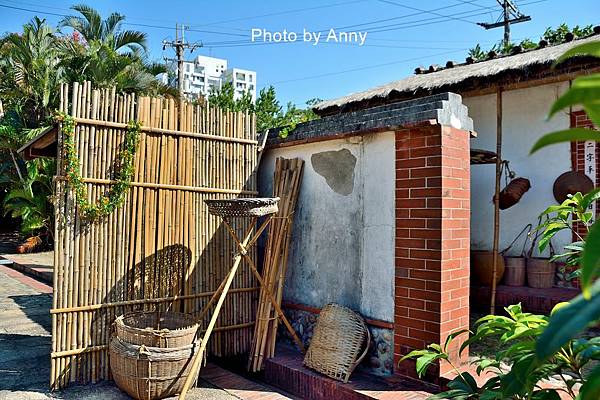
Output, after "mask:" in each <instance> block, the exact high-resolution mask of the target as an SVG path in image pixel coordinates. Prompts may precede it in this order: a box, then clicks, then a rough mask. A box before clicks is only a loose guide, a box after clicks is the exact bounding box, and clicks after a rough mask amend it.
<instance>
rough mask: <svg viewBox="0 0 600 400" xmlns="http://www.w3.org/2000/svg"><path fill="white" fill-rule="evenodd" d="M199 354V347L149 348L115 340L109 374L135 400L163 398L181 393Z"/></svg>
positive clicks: (111, 350)
mask: <svg viewBox="0 0 600 400" xmlns="http://www.w3.org/2000/svg"><path fill="white" fill-rule="evenodd" d="M196 351H198V346H197V345H188V346H183V347H177V348H172V349H167V348H159V347H146V346H137V345H134V344H131V343H126V342H124V341H122V340H121V339H119V338H117V337H114V338H113V339H112V341H111V342H110V371H111V373H112V376H113V379H114V380H115V383H116V384H117V386H118V387H119V388H120V389H121V390H123V391H124V392H126V393H127V394H128V395H130V396H131V397H133V398H134V399H138V400H154V399H163V398H165V397H169V396H173V395H175V394H177V393H180V392H181V389H182V387H183V384H184V383H185V379H186V377H187V376H188V375H189V371H190V368H191V364H192V357H193V355H194V352H196Z"/></svg>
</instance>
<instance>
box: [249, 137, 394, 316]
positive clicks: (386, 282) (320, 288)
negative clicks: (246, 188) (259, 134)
mask: <svg viewBox="0 0 600 400" xmlns="http://www.w3.org/2000/svg"><path fill="white" fill-rule="evenodd" d="M341 149H347V150H349V151H350V152H351V153H352V155H354V156H355V157H356V165H355V168H354V187H353V190H352V192H351V193H350V194H348V195H343V194H339V193H336V192H335V191H334V190H333V189H332V188H331V187H330V186H329V185H328V184H327V182H326V180H325V178H323V176H321V175H320V174H318V173H317V172H316V171H315V170H314V168H313V166H312V164H311V156H312V155H313V154H317V153H322V152H326V151H339V150H341ZM394 156H395V154H394V133H393V132H386V133H379V134H375V135H368V136H365V137H352V138H349V139H340V140H331V141H322V142H318V143H312V144H304V145H300V146H291V147H283V148H279V149H273V150H269V151H267V152H266V153H265V155H264V157H263V159H262V161H261V165H260V169H259V188H260V192H261V194H262V195H270V194H271V193H272V180H273V169H274V166H275V159H276V157H285V158H293V157H299V158H301V159H303V160H304V161H305V167H304V168H305V169H304V177H303V181H302V186H301V189H300V197H299V201H298V207H297V209H296V215H295V220H294V230H293V233H292V244H291V248H290V255H289V267H288V274H287V277H286V287H285V291H284V297H285V299H286V300H288V301H291V302H297V303H302V304H307V305H311V306H314V307H322V306H324V305H326V304H327V303H330V302H336V303H339V304H343V305H346V306H348V307H350V308H352V309H354V310H357V311H359V312H360V313H362V314H363V315H365V316H367V317H370V318H376V319H381V320H385V321H393V315H394V215H395V214H394V179H395V171H394V166H395V163H394ZM334 167H335V166H334Z"/></svg>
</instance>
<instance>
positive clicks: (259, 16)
mask: <svg viewBox="0 0 600 400" xmlns="http://www.w3.org/2000/svg"><path fill="white" fill-rule="evenodd" d="M364 1H365V0H354V1H346V2H338V3H331V4H322V5H320V6H314V7H304V8H296V9H292V10H284V11H277V12H272V13H268V14H261V15H252V16H246V17H239V18H232V19H226V20H221V21H215V22H210V23H207V24H200V25H193V26H211V25H216V24H222V23H227V22H237V21H245V20H249V19H258V18H263V17H273V16H277V15H285V14H295V13H298V12H303V11H311V10H318V9H322V8H330V7H338V6H347V5H349V4H354V3H362V2H364Z"/></svg>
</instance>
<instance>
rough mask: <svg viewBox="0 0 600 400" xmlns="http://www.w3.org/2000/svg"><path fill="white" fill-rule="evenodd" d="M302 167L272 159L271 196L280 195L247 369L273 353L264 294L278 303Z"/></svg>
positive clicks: (273, 322) (273, 316)
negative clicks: (270, 296)
mask: <svg viewBox="0 0 600 400" xmlns="http://www.w3.org/2000/svg"><path fill="white" fill-rule="evenodd" d="M303 169H304V161H303V160H301V159H299V158H293V159H285V158H281V157H280V158H277V160H276V161H275V173H274V177H273V197H279V198H280V200H279V211H278V213H277V215H276V216H275V218H274V219H273V221H272V222H271V225H270V227H269V231H268V236H267V243H266V246H265V257H264V264H263V270H262V277H263V280H264V282H265V285H266V288H265V287H263V286H261V290H260V295H259V300H258V309H257V312H256V322H255V325H254V337H253V340H252V346H251V350H250V357H249V360H248V370H250V371H253V372H256V371H259V370H260V369H262V365H263V361H264V359H265V358H271V357H273V356H274V355H275V341H276V338H277V325H278V318H277V313H276V310H275V308H274V307H273V304H272V303H271V301H270V299H269V296H268V293H269V292H270V293H272V294H273V295H274V296H275V299H276V301H277V303H278V304H279V305H281V299H282V296H283V286H284V285H283V284H284V280H285V274H286V270H287V259H288V250H289V245H290V239H291V235H292V223H293V216H294V210H295V209H296V204H297V203H298V194H299V192H300V183H301V180H302V172H303ZM266 289H268V291H269V292H267V290H266Z"/></svg>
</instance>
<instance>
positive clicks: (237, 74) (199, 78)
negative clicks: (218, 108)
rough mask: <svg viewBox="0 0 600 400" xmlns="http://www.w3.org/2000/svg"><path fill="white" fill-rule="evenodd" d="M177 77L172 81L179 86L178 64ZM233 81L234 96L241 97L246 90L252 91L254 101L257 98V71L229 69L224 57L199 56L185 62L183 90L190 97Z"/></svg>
mask: <svg viewBox="0 0 600 400" xmlns="http://www.w3.org/2000/svg"><path fill="white" fill-rule="evenodd" d="M172 68H174V69H175V74H173V76H174V77H175V78H174V79H172V81H171V82H170V84H171V85H173V86H177V79H176V75H177V73H176V72H177V71H176V70H177V65H176V64H175V65H172ZM226 82H231V83H232V85H233V87H234V90H235V91H234V97H235V98H236V99H239V98H240V97H241V96H242V95H243V94H244V92H250V94H251V95H252V101H255V100H256V72H255V71H249V70H245V69H239V68H231V69H227V60H224V59H222V58H215V57H208V56H198V57H196V59H195V60H194V61H186V62H184V63H183V91H184V93H185V95H186V96H187V97H189V98H192V99H193V98H197V97H198V96H200V95H202V96H208V95H209V94H210V93H211V92H213V91H215V90H218V89H220V88H221V87H222V86H223V84H224V83H226Z"/></svg>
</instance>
